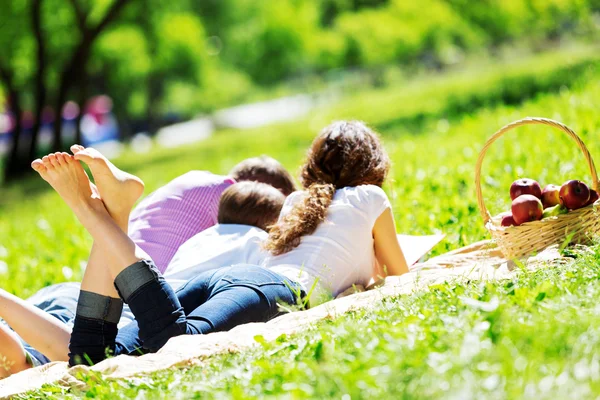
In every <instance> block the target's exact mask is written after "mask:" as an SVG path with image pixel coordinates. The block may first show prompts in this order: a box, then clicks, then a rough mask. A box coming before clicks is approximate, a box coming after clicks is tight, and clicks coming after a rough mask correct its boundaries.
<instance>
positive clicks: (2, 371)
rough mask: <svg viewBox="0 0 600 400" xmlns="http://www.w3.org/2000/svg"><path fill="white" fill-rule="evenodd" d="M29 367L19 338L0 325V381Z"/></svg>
mask: <svg viewBox="0 0 600 400" xmlns="http://www.w3.org/2000/svg"><path fill="white" fill-rule="evenodd" d="M29 367H30V365H29V364H28V363H27V357H26V356H25V349H24V348H23V346H22V345H21V342H20V341H19V338H18V337H17V336H16V335H15V333H14V332H12V331H11V330H10V329H8V328H6V327H5V326H3V325H0V379H2V378H6V377H7V376H10V375H11V374H15V373H17V372H21V371H23V370H25V369H28V368H29Z"/></svg>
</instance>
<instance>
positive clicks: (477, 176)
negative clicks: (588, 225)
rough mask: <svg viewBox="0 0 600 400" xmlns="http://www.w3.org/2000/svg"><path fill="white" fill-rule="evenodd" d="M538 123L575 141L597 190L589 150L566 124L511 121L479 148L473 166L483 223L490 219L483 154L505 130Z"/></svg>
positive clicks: (548, 120)
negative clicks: (482, 179)
mask: <svg viewBox="0 0 600 400" xmlns="http://www.w3.org/2000/svg"><path fill="white" fill-rule="evenodd" d="M538 124H540V125H548V126H551V127H553V128H556V129H560V130H561V131H563V132H565V133H566V134H567V135H569V136H570V137H571V138H572V139H573V140H574V141H575V142H576V143H577V146H578V147H579V149H580V150H581V152H582V153H583V155H584V157H585V160H586V161H587V165H588V167H589V169H590V172H591V174H592V188H593V189H594V190H596V191H598V174H597V173H596V166H595V165H594V160H592V156H591V155H590V152H589V150H588V149H587V147H585V144H584V143H583V141H582V140H581V138H580V137H579V136H577V134H576V133H575V132H573V131H572V130H571V129H570V128H569V127H568V126H566V125H564V124H562V123H560V122H557V121H553V120H551V119H547V118H538V117H527V118H523V119H520V120H518V121H514V122H511V123H510V124H508V125H505V126H503V127H502V128H500V129H499V130H498V131H497V132H496V133H494V134H493V135H492V137H490V138H489V139H488V141H487V142H486V143H485V145H484V146H483V149H481V152H480V153H479V158H478V159H477V166H476V168H475V187H476V189H477V203H478V204H479V212H480V213H481V218H482V219H483V222H484V224H487V223H488V222H489V221H490V220H491V219H492V216H491V214H490V212H489V211H488V209H487V208H486V207H485V203H484V201H483V193H482V191H481V165H482V164H483V159H484V157H485V154H486V152H487V150H488V148H489V147H490V146H491V145H492V143H494V142H495V141H496V140H497V139H498V138H499V137H500V136H502V135H504V134H505V133H506V132H508V131H510V130H511V129H515V128H517V127H519V126H523V125H538Z"/></svg>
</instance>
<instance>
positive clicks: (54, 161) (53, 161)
mask: <svg viewBox="0 0 600 400" xmlns="http://www.w3.org/2000/svg"><path fill="white" fill-rule="evenodd" d="M48 160H49V161H50V164H51V165H52V166H53V167H54V168H58V167H60V163H59V162H58V160H57V159H56V154H54V153H52V154H48Z"/></svg>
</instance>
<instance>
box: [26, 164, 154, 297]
mask: <svg viewBox="0 0 600 400" xmlns="http://www.w3.org/2000/svg"><path fill="white" fill-rule="evenodd" d="M32 166H33V168H34V169H35V170H36V171H37V172H38V173H39V174H40V175H41V176H42V178H43V179H44V180H46V181H47V182H48V183H49V184H50V185H51V186H52V187H53V188H54V190H56V192H57V193H58V194H59V195H60V196H61V197H62V199H63V200H64V201H65V203H66V204H67V205H68V206H69V207H70V208H71V210H73V212H74V213H75V216H76V217H77V218H78V219H79V221H80V222H81V224H82V225H83V226H84V227H85V228H86V229H87V231H88V232H89V233H90V234H91V235H92V237H93V238H94V245H95V246H97V247H98V251H100V252H101V253H102V254H103V255H104V256H105V257H106V265H105V268H106V267H108V268H110V275H111V276H112V277H113V278H114V277H116V276H117V275H118V274H119V273H120V272H121V271H122V270H123V269H125V268H126V267H127V266H129V265H131V264H133V263H135V262H137V261H139V260H141V259H143V258H144V256H145V255H144V253H143V252H141V250H140V249H138V248H137V247H136V245H135V243H133V241H132V240H131V239H130V238H129V237H128V236H127V234H126V233H125V232H124V231H123V229H122V228H121V227H122V226H123V222H122V221H123V219H124V216H125V215H128V213H129V211H127V213H122V214H119V215H117V216H116V217H117V218H116V219H118V220H119V221H121V222H119V223H117V222H116V221H115V220H113V218H111V216H110V214H109V213H108V211H107V209H106V208H105V206H104V203H103V202H102V200H100V199H98V198H96V197H95V196H94V195H93V193H92V190H91V189H90V184H89V179H88V177H87V175H86V174H85V171H84V170H83V168H82V166H81V165H80V164H79V162H77V161H76V160H75V159H74V158H73V157H72V156H70V155H65V154H64V153H57V154H50V155H48V156H46V157H44V158H43V159H42V160H36V161H34V163H33V164H32ZM99 190H100V193H102V191H101V190H102V189H100V188H99ZM121 208H122V207H121ZM129 208H131V205H129ZM97 293H98V292H97Z"/></svg>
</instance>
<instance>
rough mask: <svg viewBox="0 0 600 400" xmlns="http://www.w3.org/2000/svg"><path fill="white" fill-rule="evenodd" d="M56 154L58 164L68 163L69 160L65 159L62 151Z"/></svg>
mask: <svg viewBox="0 0 600 400" xmlns="http://www.w3.org/2000/svg"><path fill="white" fill-rule="evenodd" d="M54 156H55V157H56V161H57V162H58V165H67V160H65V157H64V156H63V155H62V153H54Z"/></svg>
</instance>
